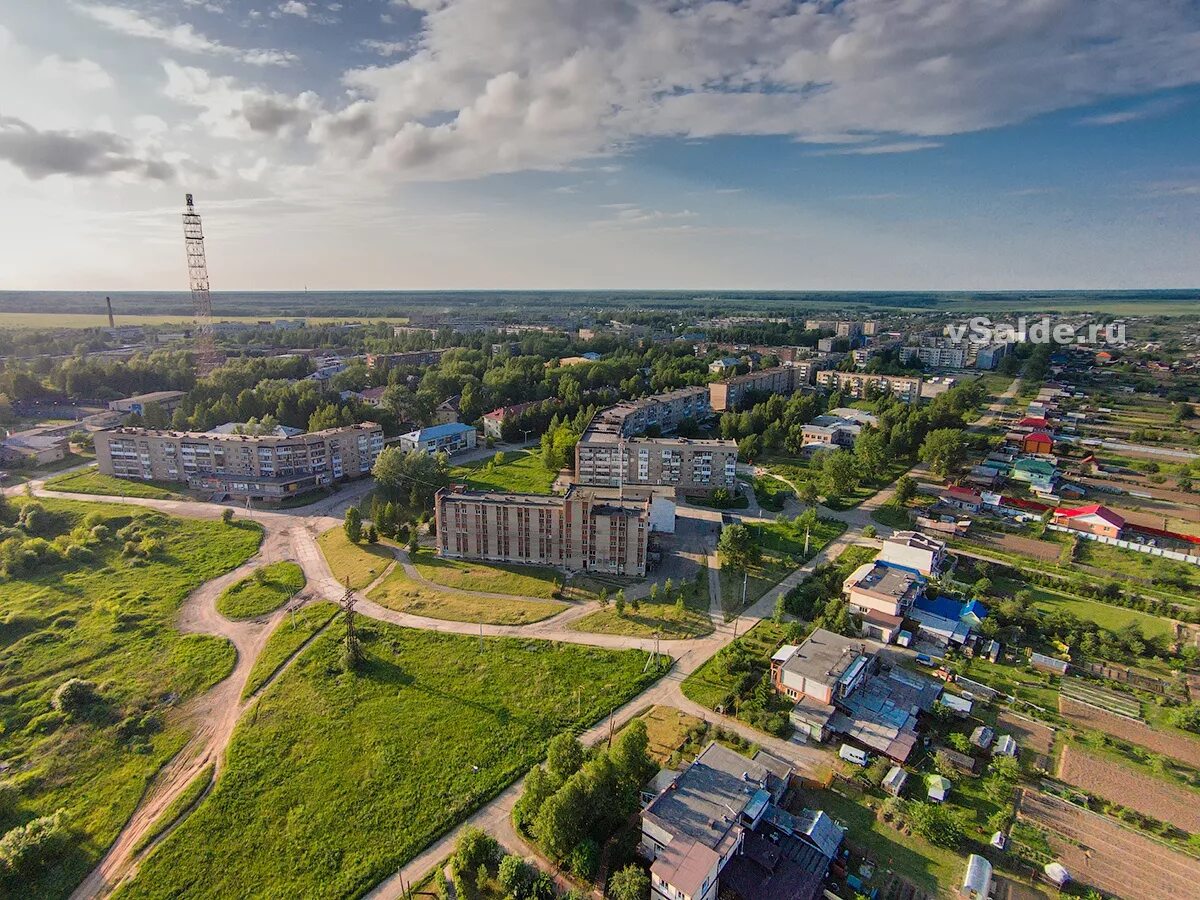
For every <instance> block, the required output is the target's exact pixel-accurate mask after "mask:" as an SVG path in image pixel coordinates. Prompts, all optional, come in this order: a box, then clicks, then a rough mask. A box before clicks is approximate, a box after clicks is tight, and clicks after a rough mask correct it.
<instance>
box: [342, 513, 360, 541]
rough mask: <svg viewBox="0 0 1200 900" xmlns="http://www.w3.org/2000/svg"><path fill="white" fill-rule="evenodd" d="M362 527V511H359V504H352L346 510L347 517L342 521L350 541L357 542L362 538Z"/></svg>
mask: <svg viewBox="0 0 1200 900" xmlns="http://www.w3.org/2000/svg"><path fill="white" fill-rule="evenodd" d="M362 527H363V524H362V513H360V512H359V511H358V507H357V506H351V507H350V508H349V509H347V510H346V518H345V519H344V520H343V521H342V529H343V530H344V531H345V532H346V537H347V538H349V540H350V543H352V544H357V543H358V542H359V541H360V540H361V539H362Z"/></svg>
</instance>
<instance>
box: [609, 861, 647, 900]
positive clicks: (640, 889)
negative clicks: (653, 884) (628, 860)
mask: <svg viewBox="0 0 1200 900" xmlns="http://www.w3.org/2000/svg"><path fill="white" fill-rule="evenodd" d="M608 896H609V897H610V898H612V900H645V898H647V897H649V896H650V876H648V875H647V874H646V873H645V871H644V870H642V869H641V868H639V867H638V866H634V865H629V866H626V867H625V868H623V869H621V871H619V872H617V873H616V874H614V875H613V877H612V878H610V879H609V880H608Z"/></svg>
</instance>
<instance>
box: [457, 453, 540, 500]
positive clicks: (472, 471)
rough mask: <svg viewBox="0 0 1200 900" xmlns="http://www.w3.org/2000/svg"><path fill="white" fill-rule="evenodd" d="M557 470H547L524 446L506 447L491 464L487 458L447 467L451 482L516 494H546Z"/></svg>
mask: <svg viewBox="0 0 1200 900" xmlns="http://www.w3.org/2000/svg"><path fill="white" fill-rule="evenodd" d="M557 477H558V473H557V472H551V471H550V470H549V469H547V468H546V467H545V466H544V465H543V464H542V461H541V459H540V458H539V457H538V456H536V455H534V454H532V453H526V452H525V451H524V450H509V451H508V452H507V453H505V454H504V462H502V463H501V464H500V465H498V466H497V465H494V464H493V462H492V460H491V458H490V457H489V458H488V459H486V460H481V461H479V462H474V463H468V464H467V465H464V466H454V467H453V468H451V469H450V480H451V481H452V482H463V483H465V484H466V485H467V487H469V488H472V489H473V490H477V491H509V492H512V493H516V494H550V493H553V491H551V487H552V486H553V485H554V479H555V478H557Z"/></svg>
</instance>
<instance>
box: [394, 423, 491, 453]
mask: <svg viewBox="0 0 1200 900" xmlns="http://www.w3.org/2000/svg"><path fill="white" fill-rule="evenodd" d="M478 437H479V436H478V434H477V433H476V431H475V429H474V428H472V427H471V426H470V425H463V424H461V423H459V422H446V423H445V424H442V425H433V426H431V427H429V428H419V429H417V430H416V431H410V432H409V433H408V434H402V435H400V448H401V449H402V450H408V451H410V452H411V451H414V450H415V451H417V452H419V453H447V454H450V455H451V456H453V455H454V454H455V453H461V452H463V451H464V450H474V449H475V444H476V441H477V440H478Z"/></svg>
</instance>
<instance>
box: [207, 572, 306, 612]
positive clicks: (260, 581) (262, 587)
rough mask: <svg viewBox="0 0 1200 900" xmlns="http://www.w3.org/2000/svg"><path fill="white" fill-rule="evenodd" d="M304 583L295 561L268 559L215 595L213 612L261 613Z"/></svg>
mask: <svg viewBox="0 0 1200 900" xmlns="http://www.w3.org/2000/svg"><path fill="white" fill-rule="evenodd" d="M304 585H305V578H304V570H303V569H302V568H300V567H299V566H298V565H296V563H294V562H277V563H272V564H271V565H269V566H263V567H262V568H261V569H255V570H254V573H253V574H251V575H249V576H247V577H246V578H243V579H242V580H241V581H239V582H238V583H237V584H234V585H230V586H229V587H227V588H226V589H225V593H223V594H222V595H221V596H220V597H218V598H217V612H219V613H220V614H221V615H223V616H224V617H225V618H227V619H253V618H254V617H255V616H264V615H266V614H267V613H269V612H274V611H275V610H277V609H279V607H281V606H282V605H283V604H284V603H286V602H287V601H288V600H289V599H290V598H291V597H292V596H294V595H295V594H296V593H297V592H299V591H301V590H303V588H304Z"/></svg>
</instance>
